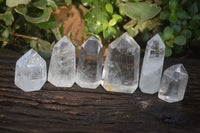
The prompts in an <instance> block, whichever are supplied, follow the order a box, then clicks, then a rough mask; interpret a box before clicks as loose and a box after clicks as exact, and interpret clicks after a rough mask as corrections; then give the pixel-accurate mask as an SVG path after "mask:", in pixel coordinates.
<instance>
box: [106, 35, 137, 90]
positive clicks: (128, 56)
mask: <svg viewBox="0 0 200 133" xmlns="http://www.w3.org/2000/svg"><path fill="white" fill-rule="evenodd" d="M139 63H140V46H139V45H138V44H137V42H136V41H135V40H134V39H133V38H132V37H131V36H130V35H129V34H128V33H124V34H123V35H121V36H120V37H119V38H117V39H116V40H114V41H113V42H112V43H111V44H110V45H109V47H108V52H107V56H106V60H105V63H104V69H103V76H102V77H103V80H102V85H103V87H104V88H105V89H106V90H107V91H115V92H124V93H133V92H134V91H135V90H136V89H137V87H138V78H139Z"/></svg>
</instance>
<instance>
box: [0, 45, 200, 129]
mask: <svg viewBox="0 0 200 133" xmlns="http://www.w3.org/2000/svg"><path fill="white" fill-rule="evenodd" d="M19 57H20V55H19V54H18V53H15V52H12V51H9V50H4V49H0V133H10V132H14V133H18V132H20V133H21V132H22V133H40V132H41V133H46V132H48V133H49V132H50V133H51V132H124V133H128V132H130V133H135V132H139V133H163V132H164V133H165V132H166V133H171V132H174V133H188V132H191V133H195V132H196V133H199V132H200V60H199V59H167V60H165V65H164V69H165V68H167V67H168V66H170V65H172V64H177V63H182V64H183V65H184V66H185V67H186V69H187V71H188V73H189V82H188V86H187V90H186V94H185V97H184V100H183V101H181V102H178V103H172V104H170V103H166V102H164V101H161V100H159V99H158V97H157V94H154V95H147V94H143V93H142V92H141V91H140V90H139V89H137V91H136V92H135V93H133V94H123V93H114V92H106V91H105V90H104V89H103V87H101V86H99V87H98V88H97V89H96V90H92V89H87V88H80V87H79V86H78V85H76V84H74V85H73V87H72V88H56V87H54V86H52V85H51V84H50V83H49V82H47V83H46V84H45V85H44V87H43V88H42V89H41V90H40V91H36V92H29V93H25V92H23V91H21V90H20V89H19V88H17V87H16V86H15V85H14V70H15V62H16V60H17V59H18V58H19Z"/></svg>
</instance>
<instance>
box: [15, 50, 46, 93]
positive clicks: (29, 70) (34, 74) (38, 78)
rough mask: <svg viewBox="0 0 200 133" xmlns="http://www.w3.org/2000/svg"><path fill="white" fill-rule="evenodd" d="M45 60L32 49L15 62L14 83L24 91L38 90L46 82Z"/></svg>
mask: <svg viewBox="0 0 200 133" xmlns="http://www.w3.org/2000/svg"><path fill="white" fill-rule="evenodd" d="M46 69H47V68H46V62H45V60H44V59H43V58H42V57H41V56H40V55H39V54H38V53H37V52H36V51H34V50H33V49H31V50H29V51H28V52H27V53H25V54H24V55H23V56H22V57H21V58H20V59H18V60H17V62H16V67H15V85H16V86H18V87H19V88H20V89H22V90H23V91H26V92H30V91H36V90H40V89H41V88H42V86H43V85H44V83H45V82H46V75H47V72H46V71H47V70H46Z"/></svg>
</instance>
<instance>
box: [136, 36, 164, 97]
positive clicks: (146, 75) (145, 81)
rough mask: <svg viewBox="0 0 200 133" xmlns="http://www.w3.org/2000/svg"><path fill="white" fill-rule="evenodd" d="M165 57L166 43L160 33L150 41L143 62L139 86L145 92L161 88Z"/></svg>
mask: <svg viewBox="0 0 200 133" xmlns="http://www.w3.org/2000/svg"><path fill="white" fill-rule="evenodd" d="M164 57H165V44H164V43H163V41H162V39H161V38H160V36H159V35H158V34H156V35H155V36H154V37H152V38H151V39H150V40H149V41H148V42H147V46H146V50H145V55H144V59H143V64H142V70H141V75H140V83H139V87H140V90H141V91H142V92H143V93H147V94H154V93H156V92H157V91H158V90H159V88H160V80H161V75H162V68H163V63H164Z"/></svg>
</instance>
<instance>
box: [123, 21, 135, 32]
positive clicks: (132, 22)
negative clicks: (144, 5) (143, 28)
mask: <svg viewBox="0 0 200 133" xmlns="http://www.w3.org/2000/svg"><path fill="white" fill-rule="evenodd" d="M136 23H137V20H136V19H132V20H130V21H129V22H128V23H126V24H125V25H123V28H124V29H126V30H127V29H129V28H131V27H133V26H134V25H136Z"/></svg>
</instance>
